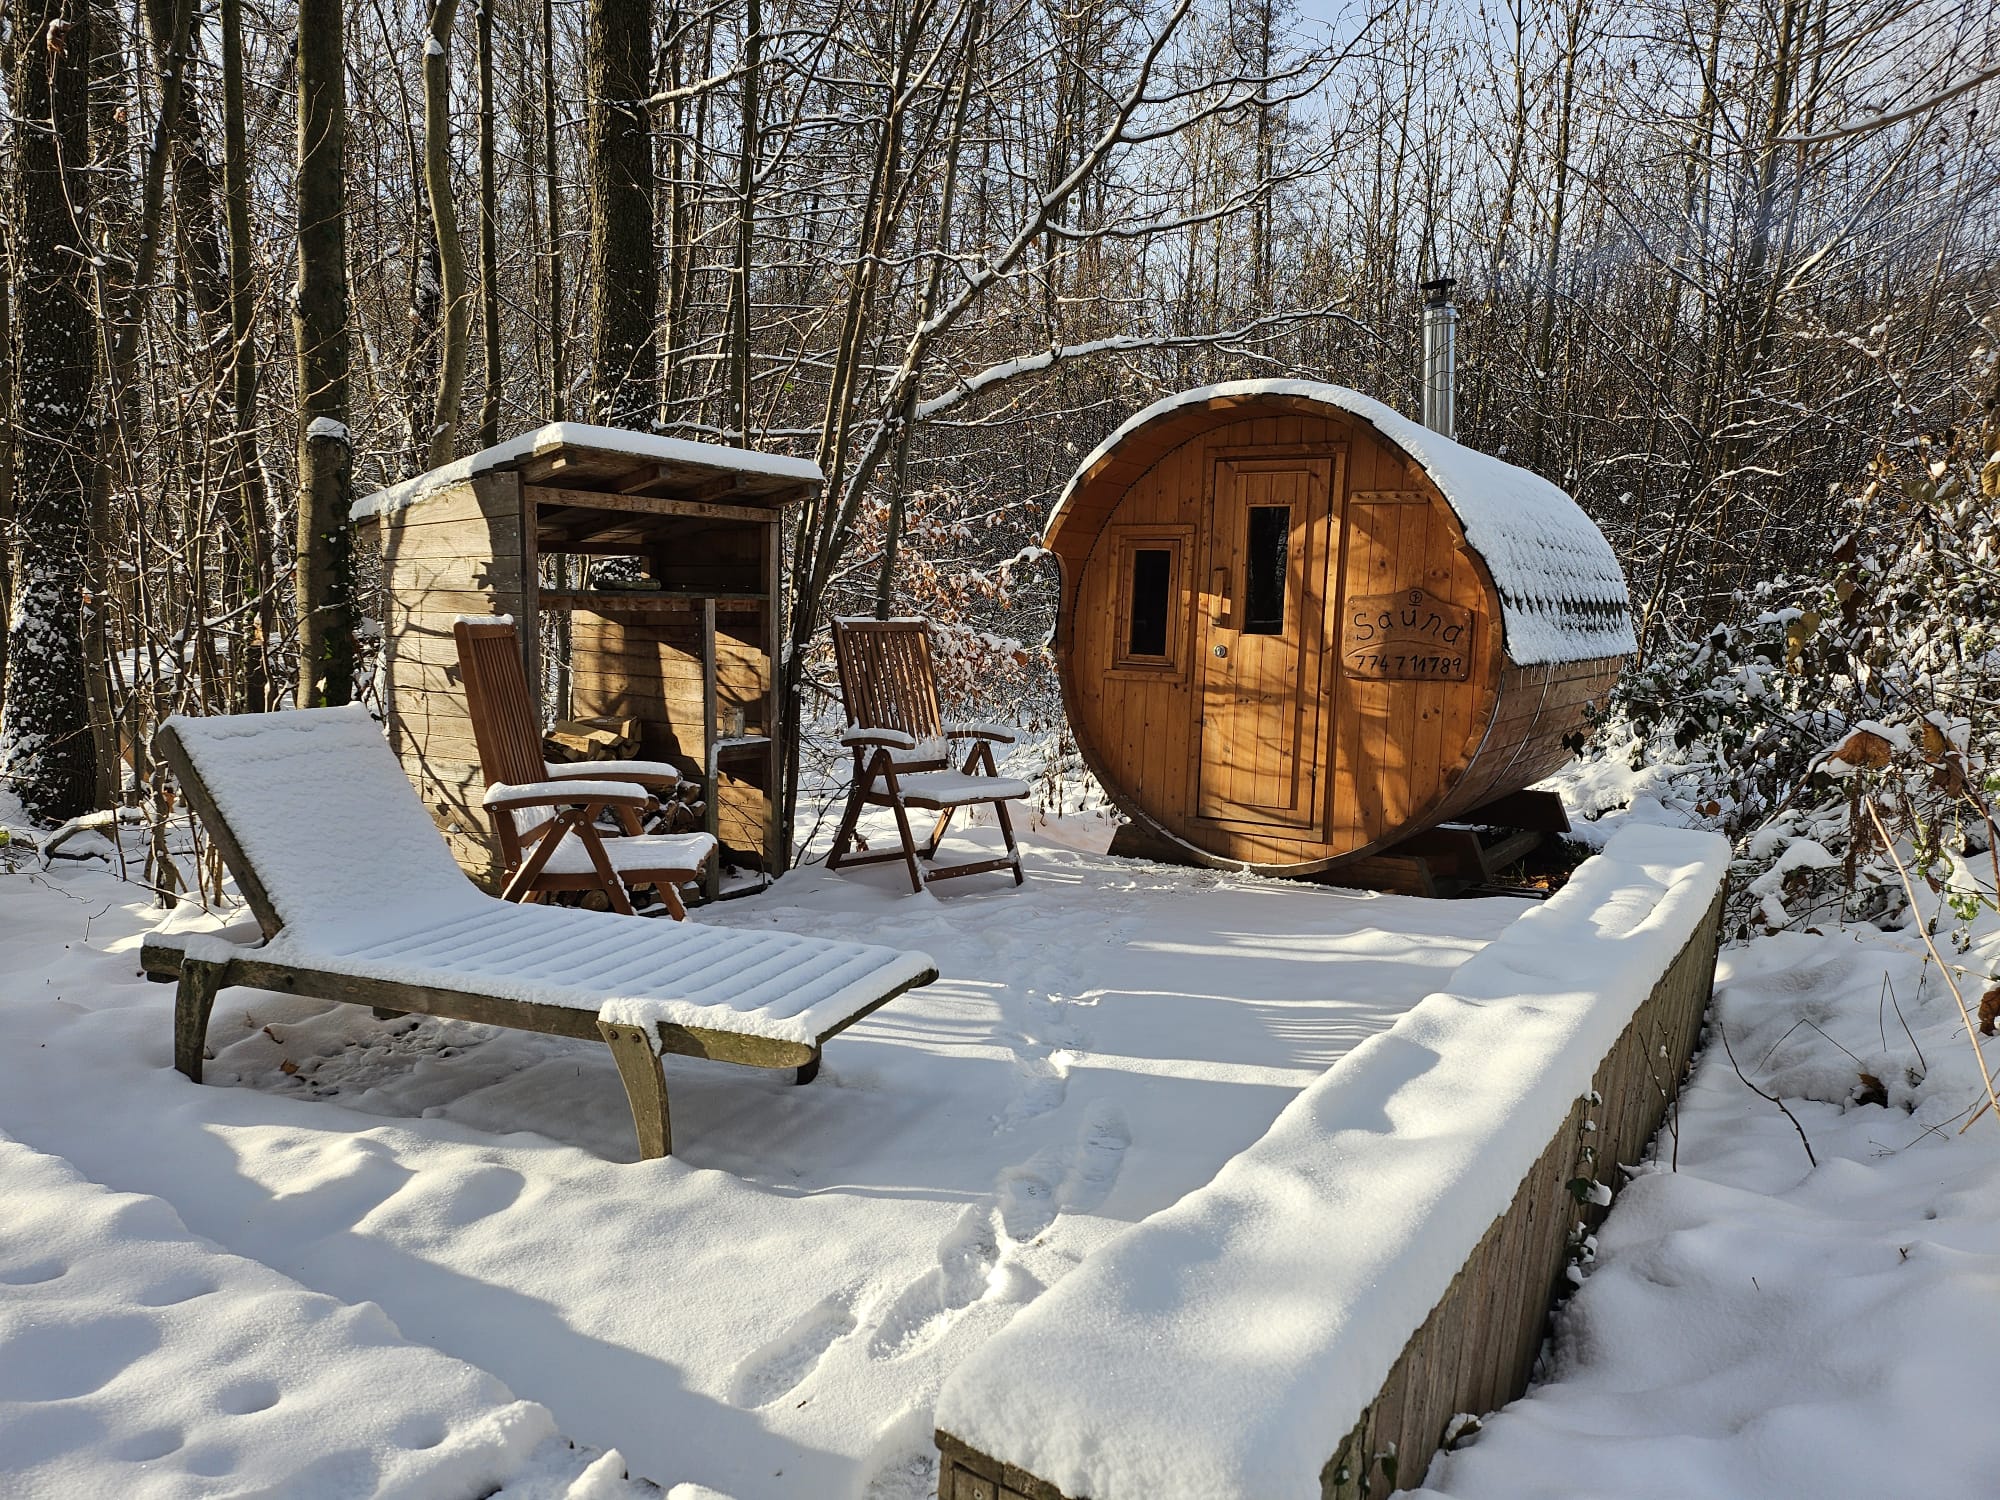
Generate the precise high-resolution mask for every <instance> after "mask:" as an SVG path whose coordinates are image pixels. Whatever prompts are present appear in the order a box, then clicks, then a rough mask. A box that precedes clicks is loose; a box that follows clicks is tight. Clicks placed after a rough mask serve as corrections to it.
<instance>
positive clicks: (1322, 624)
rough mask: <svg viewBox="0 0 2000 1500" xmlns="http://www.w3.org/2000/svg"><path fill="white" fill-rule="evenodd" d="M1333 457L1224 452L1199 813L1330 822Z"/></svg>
mask: <svg viewBox="0 0 2000 1500" xmlns="http://www.w3.org/2000/svg"><path fill="white" fill-rule="evenodd" d="M1338 470H1339V458H1338V456H1337V455H1330V454H1326V453H1319V454H1299V455H1267V454H1259V455H1257V456H1249V455H1242V456H1220V457H1218V458H1217V459H1216V460H1215V466H1214V472H1213V476H1212V480H1211V484H1210V488H1209V525H1208V528H1207V539H1208V540H1207V553H1206V556H1205V557H1204V558H1203V560H1202V571H1201V573H1200V574H1199V575H1197V576H1199V577H1200V578H1201V579H1202V580H1203V582H1202V590H1203V592H1202V600H1201V602H1202V611H1201V622H1200V623H1201V626H1202V636H1203V639H1202V645H1201V649H1200V653H1199V656H1198V658H1197V669H1196V670H1197V674H1198V678H1199V681H1200V685H1201V688H1200V692H1201V719H1200V724H1199V726H1198V729H1197V735H1196V737H1197V739H1198V741H1199V744H1198V746H1197V753H1196V755H1195V767H1194V774H1195V786H1194V805H1195V811H1196V814H1197V816H1199V817H1202V818H1208V819H1214V820H1216V821H1219V822H1227V823H1231V824H1239V825H1240V824H1248V825H1252V826H1262V827H1270V828H1279V829H1303V828H1306V827H1310V826H1312V825H1313V824H1316V823H1317V822H1318V821H1319V820H1320V756H1319V753H1318V748H1317V747H1318V744H1319V737H1320V736H1319V727H1320V723H1321V718H1320V715H1321V712H1322V704H1321V680H1320V679H1321V673H1322V670H1323V666H1322V660H1321V659H1322V657H1323V655H1324V652H1323V650H1322V642H1323V640H1324V637H1325V632H1326V612H1327V611H1326V587H1327V580H1328V579H1329V578H1335V577H1338V576H1339V573H1338V570H1337V569H1336V568H1335V567H1333V566H1332V563H1333V559H1331V558H1330V557H1329V555H1328V549H1329V548H1330V547H1332V546H1334V545H1335V541H1334V539H1335V538H1336V537H1337V536H1338V534H1339V532H1338V528H1337V527H1336V526H1334V524H1333V519H1334V515H1333V513H1334V505H1333V497H1334V496H1335V495H1337V494H1339V493H1340V490H1339V479H1340V475H1339V472H1338Z"/></svg>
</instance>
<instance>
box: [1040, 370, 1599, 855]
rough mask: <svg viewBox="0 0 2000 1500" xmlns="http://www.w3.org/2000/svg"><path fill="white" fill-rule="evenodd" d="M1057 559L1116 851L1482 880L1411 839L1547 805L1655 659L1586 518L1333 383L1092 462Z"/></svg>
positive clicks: (1226, 405) (1057, 521) (1143, 418)
mask: <svg viewBox="0 0 2000 1500" xmlns="http://www.w3.org/2000/svg"><path fill="white" fill-rule="evenodd" d="M1046 545H1047V547H1048V548H1049V550H1050V551H1051V552H1053V553H1054V554H1055V555H1056V557H1057V559H1058V561H1059V562H1060V564H1061V568H1062V599H1061V604H1060V607H1059V613H1058V616H1057V627H1056V663H1057V669H1058V672H1059V674H1060V676H1061V680H1062V691H1063V701H1064V705H1065V707H1066V709H1067V711H1068V714H1069V722H1070V727H1071V729H1072V731H1073V732H1074V734H1075V736H1076V743H1077V747H1078V749H1079V750H1080V751H1081V752H1082V755H1083V758H1084V761H1085V763H1086V764H1088V765H1089V767H1090V769H1091V770H1092V772H1093V773H1095V775H1096V776H1097V778H1098V780H1099V781H1100V782H1101V783H1102V784H1103V786H1104V788H1105V790H1106V792H1107V793H1108V794H1109V795H1110V796H1111V798H1112V799H1113V801H1115V802H1116V803H1117V805H1118V806H1119V808H1120V809H1121V810H1122V811H1123V812H1124V813H1125V814H1126V816H1127V817H1128V818H1129V819H1130V820H1131V821H1130V823H1129V824H1127V825H1126V826H1125V827H1123V828H1121V829H1120V830H1119V833H1118V835H1117V837H1116V838H1115V839H1114V841H1113V843H1112V848H1111V852H1112V853H1114V854H1133V855H1143V856H1149V857H1155V858H1160V857H1164V858H1170V859H1177V860H1180V861H1182V862H1186V863H1198V864H1210V865H1218V866H1226V867H1232V868H1237V867H1247V868H1250V869H1254V870H1258V871H1261V872H1263V873H1266V874H1274V875H1291V876H1311V877H1314V878H1318V879H1325V880H1331V881H1336V882H1340V883H1358V884H1368V885H1375V886H1379V887H1382V888H1386V889H1401V890H1409V891H1412V892H1413V893H1420V894H1430V893H1438V892H1439V891H1441V889H1442V888H1443V885H1444V881H1443V880H1442V879H1434V878H1433V875H1434V873H1436V872H1438V871H1442V870H1443V869H1444V867H1445V866H1444V863H1443V862H1441V861H1449V862H1450V865H1451V869H1452V871H1454V872H1455V873H1454V874H1453V875H1452V877H1451V884H1453V885H1455V886H1462V885H1463V884H1472V883H1477V879H1476V878H1473V879H1465V878H1463V877H1464V875H1465V873H1466V872H1467V870H1468V869H1469V868H1472V867H1477V870H1478V872H1479V873H1484V869H1485V867H1484V865H1483V864H1481V863H1480V861H1479V860H1477V859H1473V858H1472V856H1471V855H1470V854H1469V853H1467V852H1464V851H1457V852H1454V851H1452V850H1448V849H1445V847H1444V843H1440V844H1439V851H1441V852H1437V851H1434V852H1433V853H1430V854H1425V853H1421V852H1399V846H1402V845H1404V844H1405V843H1406V842H1407V841H1410V840H1412V839H1413V838H1414V837H1416V836H1418V835H1422V834H1424V832H1425V830H1428V829H1432V828H1434V827H1435V826H1436V825H1438V824H1440V823H1444V822H1448V821H1452V820H1458V819H1467V818H1472V817H1476V816H1478V815H1479V814H1480V811H1481V809H1484V808H1489V807H1491V808H1498V809H1501V810H1502V811H1503V812H1504V811H1505V810H1507V809H1509V808H1512V809H1516V810H1518V809H1523V808H1530V807H1533V806H1534V801H1535V799H1523V798H1519V797H1516V796H1514V794H1516V793H1519V792H1521V791H1522V789H1523V788H1526V787H1528V786H1530V785H1531V784H1532V783H1534V782H1536V781H1539V780H1540V779H1541V778H1542V777H1544V776H1546V775H1548V774H1549V773H1550V772H1551V771H1553V770H1555V769H1556V768H1557V767H1558V766H1560V765H1562V764H1563V763H1564V762H1565V761H1566V760H1567V759H1568V758H1569V757H1570V755H1571V753H1572V752H1571V751H1570V749H1569V748H1568V747H1567V746H1566V745H1565V740H1566V739H1569V738H1570V737H1572V736H1574V735H1575V734H1577V733H1578V732H1579V731H1581V730H1582V729H1583V728H1584V727H1585V724H1586V722H1587V721H1586V714H1587V711H1588V709H1589V708H1590V707H1591V706H1592V705H1593V704H1601V703H1602V702H1603V701H1604V698H1605V696H1606V694H1607V693H1608V692H1609V691H1610V688H1611V686H1612V684H1613V683H1614V682H1615V681H1616V680H1617V677H1618V673H1619V671H1620V669H1621V667H1622V666H1623V662H1624V659H1625V658H1626V657H1627V656H1628V655H1630V654H1631V652H1632V651H1633V650H1634V649H1635V642H1634V639H1633V634H1632V624H1631V616H1630V612H1629V602H1628V598H1627V593H1626V586H1625V577H1624V574H1623V572H1622V571H1621V570H1620V568H1619V565H1618V560H1617V557H1616V556H1615V555H1614V554H1613V552H1612V550H1611V544H1610V543H1609V542H1608V541H1607V540H1606V539H1605V537H1604V535H1603V533H1602V532H1600V531H1599V530H1598V529H1597V527H1596V526H1595V525H1594V524H1593V523H1592V522H1591V520H1590V519H1589V517H1588V516H1586V515H1585V514H1584V513H1583V510H1582V509H1581V508H1580V507H1579V506H1578V505H1577V503H1576V502H1575V501H1574V500H1573V499H1571V498H1570V497H1569V496H1568V495H1567V494H1565V493H1564V492H1563V491H1562V490H1560V489H1558V488H1557V487H1556V486H1554V485H1552V484H1550V483H1549V482H1548V481H1546V480H1544V479H1542V478H1540V477H1538V476H1537V475H1534V474H1531V473H1529V472H1528V471H1527V470H1525V469H1521V468H1517V467H1515V466H1514V465H1512V464H1508V463H1505V462H1503V461H1502V460H1500V459H1497V458H1493V457H1490V456H1489V455H1486V454H1483V453H1479V452H1476V451H1474V450H1473V449H1470V448H1467V447H1464V446H1462V445H1461V444H1459V443H1456V442H1454V441H1452V440H1451V439H1450V438H1447V437H1444V436H1442V435H1440V434H1438V433H1436V432H1432V431H1430V430H1428V429H1426V428H1424V427H1421V426H1419V425H1418V424H1417V423H1415V422H1413V421H1411V420H1409V419H1408V418H1406V417H1403V416H1401V415H1399V414H1398V413H1396V412H1394V411H1392V410H1391V409H1390V408H1388V407H1386V406H1384V405H1382V404H1381V403H1380V402H1378V401H1373V400H1370V399H1369V398H1368V397H1366V396H1362V395H1359V394H1358V393H1356V392H1354V391H1350V390H1347V389H1345V388H1343V387H1339V386H1331V385H1321V384H1314V383H1308V382H1303V381H1238V382H1234V383H1232V384H1228V385H1218V386H1211V387H1208V388H1205V389H1203V390H1198V391H1190V392H1188V393H1186V394H1184V395H1179V396H1173V397H1170V398H1168V399H1166V400H1164V401H1160V402H1158V403H1156V404H1154V405H1153V406H1150V407H1148V408H1147V409H1146V410H1145V411H1142V412H1140V413H1139V414H1138V415H1137V416H1135V417H1134V418H1132V420H1131V421H1129V422H1127V423H1126V424H1125V425H1124V426H1123V427H1121V428H1119V429H1118V431H1117V432H1115V433H1113V434H1112V435H1111V437H1110V438H1108V439H1106V440H1105V442H1104V443H1103V444H1101V445H1100V446H1099V447H1098V448H1097V450H1096V451H1095V452H1094V453H1092V454H1091V455H1090V456H1089V457H1088V458H1087V459H1085V460H1084V462H1083V464H1082V466H1081V467H1080V468H1079V469H1078V471H1077V473H1076V475H1075V477H1074V478H1073V479H1071V481H1070V483H1069V485H1068V487H1067V488H1066V489H1065V490H1064V492H1063V494H1062V497H1061V499H1060V500H1058V502H1057V503H1056V507H1055V511H1054V514H1053V515H1052V516H1051V517H1050V520H1049V524H1048V531H1047V538H1046ZM1554 816H1555V817H1557V818H1559V817H1560V809H1559V808H1558V809H1557V810H1556V813H1555V815H1554ZM1549 820H1550V814H1549V813H1548V812H1547V810H1546V808H1541V809H1539V810H1537V811H1536V812H1535V813H1534V814H1533V816H1532V817H1531V818H1530V819H1528V821H1531V822H1533V821H1539V822H1540V823H1541V825H1542V826H1544V827H1546V826H1548V823H1549ZM1433 842H1437V841H1436V840H1433ZM1445 842H1446V843H1448V842H1449V841H1445ZM1509 847H1511V846H1509ZM1468 861H1470V865H1468Z"/></svg>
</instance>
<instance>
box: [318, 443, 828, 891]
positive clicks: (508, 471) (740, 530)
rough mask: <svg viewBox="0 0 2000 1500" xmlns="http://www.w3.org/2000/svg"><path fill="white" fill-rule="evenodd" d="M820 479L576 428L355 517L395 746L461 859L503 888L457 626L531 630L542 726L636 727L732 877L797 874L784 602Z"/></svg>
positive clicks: (716, 869) (499, 454)
mask: <svg viewBox="0 0 2000 1500" xmlns="http://www.w3.org/2000/svg"><path fill="white" fill-rule="evenodd" d="M819 483H820V473H819V469H818V467H817V466H815V465H814V464H812V463H809V462H806V461H803V460H800V459H792V458H782V457H777V456H774V455H771V454H764V453H753V452H749V451H747V450H744V449H740V448H726V447H721V446H717V445H713V444H708V443H691V442H684V441H681V440H678V439H674V438H664V437H657V436H654V435H652V434H650V433H640V432H627V431H623V430H620V429H617V428H609V427H592V426H586V425H583V424H580V423H574V422H560V423H556V424H553V425H551V426H548V427H543V428H540V429H538V430H536V431H533V432H529V433H525V434H523V435H522V436H520V437H517V438H515V439H513V440H511V441H509V442H505V443H502V444H500V445H499V446H497V447H494V448H488V449H485V450H484V451H482V452H479V453H475V454H473V455H471V456H470V457H468V458H463V459H460V460H458V461H457V462H455V463H452V464H448V465H446V466H445V467H443V468H440V469H435V470H433V471H431V472H430V473H428V474H423V475H420V476H418V477H417V478H415V479H411V480H407V481H405V482H404V483H401V484H398V485H394V486H392V487H390V488H388V489H385V490H381V491H378V492H377V493H375V494H372V495H369V496H366V497H364V498H362V499H360V500H358V501H356V502H355V505H354V512H353V515H354V520H355V522H356V524H357V527H358V528H359V531H360V537H359V541H360V545H361V546H363V547H365V548H369V549H372V550H373V551H374V552H375V553H376V555H377V556H378V557H379V559H380V564H381V588H382V597H381V599H380V601H379V603H378V605H377V607H376V608H375V609H374V610H373V611H371V613H373V614H374V616H375V617H376V618H377V619H379V620H380V622H381V625H382V630H383V640H382V656H381V667H380V674H381V676H380V691H381V701H382V706H383V708H384V710H385V712H386V714H387V716H388V721H389V738H390V743H391V744H392V745H393V746H394V748H395V750H396V752H397V754H398V755H399V756H400V757H401V758H402V761H403V766H404V769H405V770H406V771H407V772H408V773H409V775H410V779H411V780H412V781H414V782H415V783H416V786H417V790H418V792H419V793H420V794H421V795H422V797H423V799H424V804H425V806H426V807H428V808H429V809H430V811H431V814H432V816H433V817H434V818H435V819H436V820H437V823H438V826H439V827H440V828H442V829H443V830H444V831H445V833H446V836H447V838H448V840H449V842H450V844H451V846H452V850H453V852H454V853H455V854H456V855H457V857H458V860H459V863H460V864H461V865H463V866H464V867H465V868H466V869H467V870H468V871H469V872H470V873H472V874H473V876H474V877H475V878H478V879H482V880H489V881H490V880H491V879H492V878H493V877H494V876H495V875H496V874H497V870H498V866H497V863H496V861H497V852H496V850H495V849H494V848H493V846H492V842H491V839H490V837H489V835H488V832H487V822H486V817H485V814H484V813H483V812H482V811H481V810H480V796H481V794H482V792H483V791H484V782H483V780H482V778H481V776H480V771H479V752H478V750H477V748H476V747H475V745H474V743H473V738H472V725H471V722H470V719H469V718H468V716H467V711H466V706H465V693H464V689H463V688H462V686H461V685H460V683H459V680H458V655H457V650H456V647H455V645H454V642H453V640H452V625H453V623H454V622H455V621H456V620H457V619H458V618H459V617H460V616H464V615H511V616H512V617H513V618H514V619H515V620H516V621H518V622H519V625H520V630H521V643H522V650H523V652H524V654H525V656H526V658H527V662H526V665H527V668H528V681H529V684H530V685H531V687H533V688H535V689H536V690H537V691H540V692H542V693H544V694H545V695H551V694H563V695H566V696H567V699H568V701H567V702H549V703H545V705H544V707H545V709H546V712H545V715H544V717H545V719H556V718H568V717H577V718H584V717H598V716H603V717H609V718H617V719H634V720H637V721H638V725H639V738H640V746H639V750H638V752H637V753H638V754H639V755H641V756H642V757H644V758H646V759H649V760H666V761H672V762H673V763H674V764H675V765H676V766H678V767H679V768H680V770H681V771H682V773H683V774H684V775H687V776H692V777H695V778H697V779H698V780H699V781H700V782H701V784H702V787H703V795H704V798H705V802H706V814H705V815H706V819H707V826H708V828H709V831H710V832H712V833H714V834H715V835H716V837H717V838H718V840H719V841H720V842H721V845H722V849H723V854H724V858H723V860H720V861H715V862H712V865H713V868H712V871H711V877H710V879H711V894H714V893H715V885H714V882H715V881H716V880H718V879H719V875H720V871H721V867H722V865H723V864H725V863H726V864H730V865H734V866H736V867H739V868H749V869H762V870H773V869H779V868H782V860H783V857H784V851H785V840H784V838H783V830H781V829H780V828H779V827H778V826H777V823H776V814H775V810H774V809H775V807H776V805H777V800H778V799H775V798H774V797H773V795H772V793H773V790H774V789H775V788H777V786H778V785H779V775H780V769H779V768H780V764H781V762H780V759H779V756H780V745H781V738H782V734H783V724H782V721H781V715H782V705H781V704H780V702H779V693H778V690H777V684H776V681H775V678H774V675H773V672H772V663H773V662H774V661H776V660H777V658H778V634H777V632H778V590H779V582H778V579H779V560H780V556H781V542H780V537H779V525H780V523H781V521H782V520H783V519H784V507H785V506H787V505H788V504H790V503H791V502H793V501H796V500H798V499H801V498H803V497H804V496H806V495H808V494H810V493H811V492H812V491H813V490H814V489H815V488H816V487H817V486H818V485H819Z"/></svg>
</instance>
